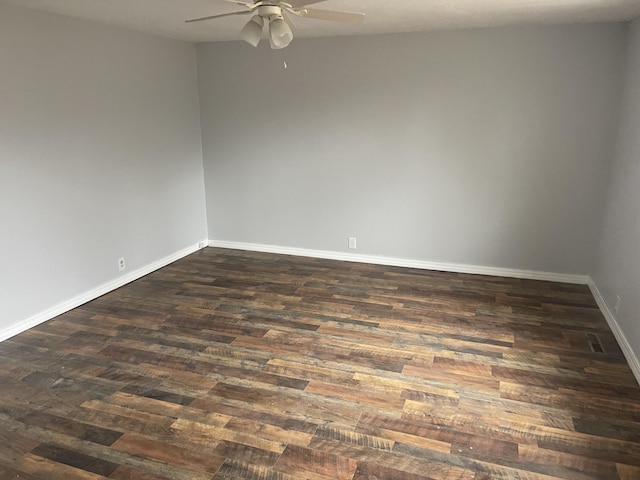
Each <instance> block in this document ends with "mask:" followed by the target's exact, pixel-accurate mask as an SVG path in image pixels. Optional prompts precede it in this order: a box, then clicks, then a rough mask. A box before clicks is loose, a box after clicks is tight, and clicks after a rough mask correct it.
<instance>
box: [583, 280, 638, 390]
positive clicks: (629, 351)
mask: <svg viewBox="0 0 640 480" xmlns="http://www.w3.org/2000/svg"><path fill="white" fill-rule="evenodd" d="M587 285H588V286H589V289H590V290H591V293H592V294H593V298H595V300H596V303H597V304H598V307H599V308H600V311H601V312H602V315H604V318H605V320H606V321H607V323H608V324H609V328H610V329H611V331H612V332H613V335H614V336H615V337H616V340H617V341H618V345H620V348H621V349H622V353H624V357H625V358H626V359H627V363H628V364H629V366H630V367H631V371H632V372H633V375H634V376H635V377H636V380H637V381H638V383H639V384H640V361H638V357H636V354H635V352H634V351H633V348H631V344H630V343H629V340H627V337H626V335H625V334H624V332H623V331H622V329H621V328H620V325H619V324H618V321H617V320H616V317H615V315H614V314H613V312H612V311H611V308H609V305H608V304H607V302H606V300H605V299H604V296H603V295H602V293H601V292H600V289H599V288H598V286H597V285H596V284H595V282H594V281H593V279H591V278H589V280H588V282H587Z"/></svg>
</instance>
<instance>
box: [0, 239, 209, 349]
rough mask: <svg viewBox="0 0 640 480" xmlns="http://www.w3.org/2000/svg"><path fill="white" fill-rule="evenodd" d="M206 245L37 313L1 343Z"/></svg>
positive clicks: (5, 333)
mask: <svg viewBox="0 0 640 480" xmlns="http://www.w3.org/2000/svg"><path fill="white" fill-rule="evenodd" d="M206 244H207V242H206V241H203V242H199V243H198V244H196V245H192V246H190V247H187V248H184V249H182V250H180V251H177V252H175V253H172V254H171V255H168V256H166V257H164V258H161V259H160V260H157V261H155V262H152V263H150V264H148V265H145V266H144V267H142V268H139V269H137V270H134V271H132V272H130V273H128V274H126V275H123V276H121V277H118V278H115V279H113V280H111V281H109V282H106V283H103V284H102V285H99V286H98V287H96V288H93V289H91V290H89V291H87V292H85V293H82V294H80V295H78V296H76V297H73V298H71V299H69V300H67V301H65V302H62V303H59V304H57V305H55V306H53V307H51V308H49V309H47V310H45V311H43V312H40V313H37V314H35V315H33V316H31V317H29V318H27V319H25V320H22V321H21V322H18V323H16V324H14V325H11V326H10V327H9V328H5V329H2V330H0V342H1V341H3V340H6V339H8V338H11V337H13V336H15V335H18V334H19V333H22V332H24V331H26V330H29V329H30V328H33V327H35V326H37V325H40V324H41V323H44V322H46V321H48V320H51V319H52V318H54V317H57V316H58V315H62V314H63V313H65V312H68V311H69V310H73V309H74V308H76V307H79V306H80V305H83V304H85V303H87V302H90V301H91V300H95V299H96V298H98V297H100V296H102V295H104V294H105V293H109V292H111V291H113V290H115V289H117V288H120V287H122V286H124V285H126V284H127V283H131V282H133V281H134V280H138V279H139V278H142V277H144V276H145V275H148V274H150V273H151V272H154V271H156V270H158V269H160V268H162V267H165V266H167V265H169V264H170V263H173V262H175V261H176V260H180V259H181V258H183V257H186V256H187V255H190V254H192V253H194V252H196V251H198V250H200V249H201V248H204V247H205V246H206Z"/></svg>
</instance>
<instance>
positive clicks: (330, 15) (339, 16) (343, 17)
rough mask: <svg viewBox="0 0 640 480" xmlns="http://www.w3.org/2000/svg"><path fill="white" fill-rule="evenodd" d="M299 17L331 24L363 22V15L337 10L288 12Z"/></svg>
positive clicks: (314, 9) (303, 9)
mask: <svg viewBox="0 0 640 480" xmlns="http://www.w3.org/2000/svg"><path fill="white" fill-rule="evenodd" d="M289 11H290V12H292V13H294V14H295V15H298V16H299V17H305V18H315V19H317V20H329V21H331V22H348V23H362V22H363V21H364V17H365V14H364V13H356V12H340V11H338V10H319V9H317V8H306V7H305V8H300V9H298V10H289Z"/></svg>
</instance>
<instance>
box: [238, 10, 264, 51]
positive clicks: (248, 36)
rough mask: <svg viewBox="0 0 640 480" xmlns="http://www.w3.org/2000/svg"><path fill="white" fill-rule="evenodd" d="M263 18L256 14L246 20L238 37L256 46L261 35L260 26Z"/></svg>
mask: <svg viewBox="0 0 640 480" xmlns="http://www.w3.org/2000/svg"><path fill="white" fill-rule="evenodd" d="M263 25H264V20H263V19H262V17H261V16H260V15H256V16H255V17H253V18H252V19H251V20H249V21H248V22H247V24H246V25H245V26H244V28H243V29H242V30H241V31H240V38H241V39H242V40H244V41H245V42H247V43H248V44H249V45H253V46H254V47H257V46H258V44H259V43H260V38H261V37H262V26H263Z"/></svg>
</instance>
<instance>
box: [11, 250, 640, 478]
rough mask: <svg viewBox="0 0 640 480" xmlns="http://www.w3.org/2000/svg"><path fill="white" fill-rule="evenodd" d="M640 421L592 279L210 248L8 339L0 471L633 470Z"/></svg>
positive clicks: (600, 473)
mask: <svg viewBox="0 0 640 480" xmlns="http://www.w3.org/2000/svg"><path fill="white" fill-rule="evenodd" d="M34 295H37V292H34ZM593 335H595V336H593ZM598 341H599V342H600V343H599V345H600V346H601V347H602V349H603V350H604V352H601V353H600V352H593V351H592V349H591V347H590V343H598ZM596 350H597V345H596ZM639 422H640V389H639V388H638V385H637V383H636V381H635V379H634V377H633V375H632V373H631V370H630V369H629V367H628V365H627V364H626V362H625V359H624V357H623V355H622V353H621V351H620V349H619V347H618V346H617V344H616V342H615V339H614V337H613V335H612V334H611V332H610V330H609V329H608V327H607V324H606V322H605V320H604V319H603V317H602V315H601V313H600V312H599V311H598V309H597V306H596V304H595V303H594V300H593V298H592V296H591V294H590V293H589V290H588V289H587V287H585V286H575V285H565V284H558V283H547V282H538V281H527V280H514V279H505V278H497V277H484V276H474V275H461V274H453V273H437V272H429V271H422V270H411V269H402V268H395V267H382V266H373V265H364V264H355V263H342V262H335V261H327V260H318V259H307V258H297V257H290V256H279V255H271V254H260V253H247V252H240V251H231V250H221V249H213V248H207V249H205V250H202V251H200V252H198V253H196V254H193V255H191V256H189V257H187V258H185V259H183V260H180V261H178V262H176V263H174V264H172V265H170V266H168V267H166V268H163V269H162V270H160V271H158V272H155V273H153V274H151V275H148V276H147V277H145V278H143V279H141V280H138V281H136V282H134V283H132V284H130V285H127V286H126V287H124V288H121V289H119V290H117V291H115V292H112V293H110V294H108V295H105V296H104V297H102V298H99V299H97V300H95V301H93V302H90V303H88V304H86V305H84V306H82V307H80V308H77V309H75V310H73V311H71V312H69V313H67V314H65V315H62V316H60V317H58V318H56V319H54V320H52V321H50V322H47V323H46V324H43V325H41V326H39V327H37V328H34V329H32V330H29V331H27V332H24V333H22V334H20V335H18V336H16V337H14V338H12V339H10V340H7V341H5V342H3V343H1V344H0V478H2V479H7V478H20V479H23V480H24V479H36V478H37V479H47V480H52V479H63V480H73V479H96V478H105V477H106V478H110V479H119V480H124V479H131V480H133V479H144V480H151V479H156V480H157V479H167V478H168V479H188V480H199V479H213V478H215V479H222V478H227V479H261V480H266V479H277V480H299V479H313V480H321V479H330V480H337V479H339V480H347V479H349V480H351V479H354V480H364V479H370V480H372V479H378V480H380V479H393V480H409V479H423V478H433V479H493V478H497V479H538V478H540V479H542V478H545V479H548V478H561V479H587V478H598V479H606V480H613V479H618V478H620V479H638V478H640V423H639Z"/></svg>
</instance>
